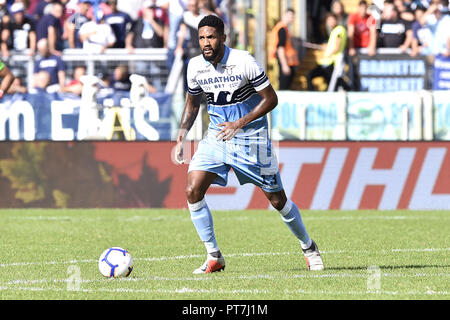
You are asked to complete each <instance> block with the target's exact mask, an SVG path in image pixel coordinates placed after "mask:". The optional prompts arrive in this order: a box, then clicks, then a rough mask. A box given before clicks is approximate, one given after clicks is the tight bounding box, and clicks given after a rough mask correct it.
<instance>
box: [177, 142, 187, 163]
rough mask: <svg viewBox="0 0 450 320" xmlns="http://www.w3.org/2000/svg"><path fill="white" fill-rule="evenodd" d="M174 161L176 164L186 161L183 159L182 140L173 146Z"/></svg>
mask: <svg viewBox="0 0 450 320" xmlns="http://www.w3.org/2000/svg"><path fill="white" fill-rule="evenodd" d="M175 161H176V162H177V163H178V164H184V163H185V162H186V161H185V160H184V142H183V141H180V142H177V145H176V147H175Z"/></svg>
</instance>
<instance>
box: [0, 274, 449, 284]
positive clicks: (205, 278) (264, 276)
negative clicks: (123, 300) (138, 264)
mask: <svg viewBox="0 0 450 320" xmlns="http://www.w3.org/2000/svg"><path fill="white" fill-rule="evenodd" d="M367 277H368V274H367V273H357V274H354V273H330V272H326V273H317V274H311V273H310V274H294V275H268V274H258V275H240V276H234V275H226V274H221V275H220V278H215V277H209V276H204V275H202V276H198V277H195V276H193V277H161V276H151V277H143V278H142V277H141V278H132V277H131V278H117V279H104V278H99V279H91V280H89V279H79V280H78V281H79V283H80V284H88V283H98V282H102V283H104V282H105V281H115V282H146V281H149V282H151V281H157V282H165V281H166V282H171V281H194V282H195V281H212V280H214V281H222V280H226V281H239V280H255V279H264V280H292V279H318V278H367ZM380 277H384V278H405V279H406V278H430V277H439V278H445V277H450V273H442V272H441V273H435V274H433V273H431V274H426V273H416V274H401V273H388V272H386V273H382V274H380ZM72 282H73V281H72V279H67V278H66V279H37V280H26V279H16V280H11V281H6V282H4V283H0V285H1V286H24V285H37V284H63V283H72Z"/></svg>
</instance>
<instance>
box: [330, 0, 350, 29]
mask: <svg viewBox="0 0 450 320" xmlns="http://www.w3.org/2000/svg"><path fill="white" fill-rule="evenodd" d="M331 12H332V13H334V14H335V15H336V17H337V19H338V25H340V26H344V27H347V23H348V14H347V13H346V12H345V7H344V4H343V3H342V1H341V0H334V1H333V3H332V4H331ZM331 31H332V30H329V29H328V27H327V34H328V35H330V33H331Z"/></svg>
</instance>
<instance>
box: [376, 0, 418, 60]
mask: <svg viewBox="0 0 450 320" xmlns="http://www.w3.org/2000/svg"><path fill="white" fill-rule="evenodd" d="M412 38H413V33H412V29H411V23H410V22H409V21H406V20H403V19H402V18H401V17H400V16H399V12H398V9H397V8H396V7H395V5H394V4H393V3H392V2H385V4H384V7H383V14H382V18H381V25H380V32H379V34H378V41H377V46H378V47H379V48H399V49H400V50H401V52H406V50H407V49H408V48H409V47H410V46H411V42H412ZM371 49H372V48H371Z"/></svg>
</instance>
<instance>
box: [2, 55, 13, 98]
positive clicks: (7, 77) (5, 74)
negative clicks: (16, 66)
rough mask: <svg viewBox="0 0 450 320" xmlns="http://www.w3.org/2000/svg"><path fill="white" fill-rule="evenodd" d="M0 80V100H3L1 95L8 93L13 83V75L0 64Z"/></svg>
mask: <svg viewBox="0 0 450 320" xmlns="http://www.w3.org/2000/svg"><path fill="white" fill-rule="evenodd" d="M0 68H1V70H0V78H2V82H1V83H0V99H1V98H3V95H4V94H5V93H6V92H7V91H8V89H9V87H11V85H12V83H13V82H14V79H15V77H14V75H13V74H12V72H11V71H10V70H9V68H8V67H7V66H6V65H4V64H3V62H0Z"/></svg>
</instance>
